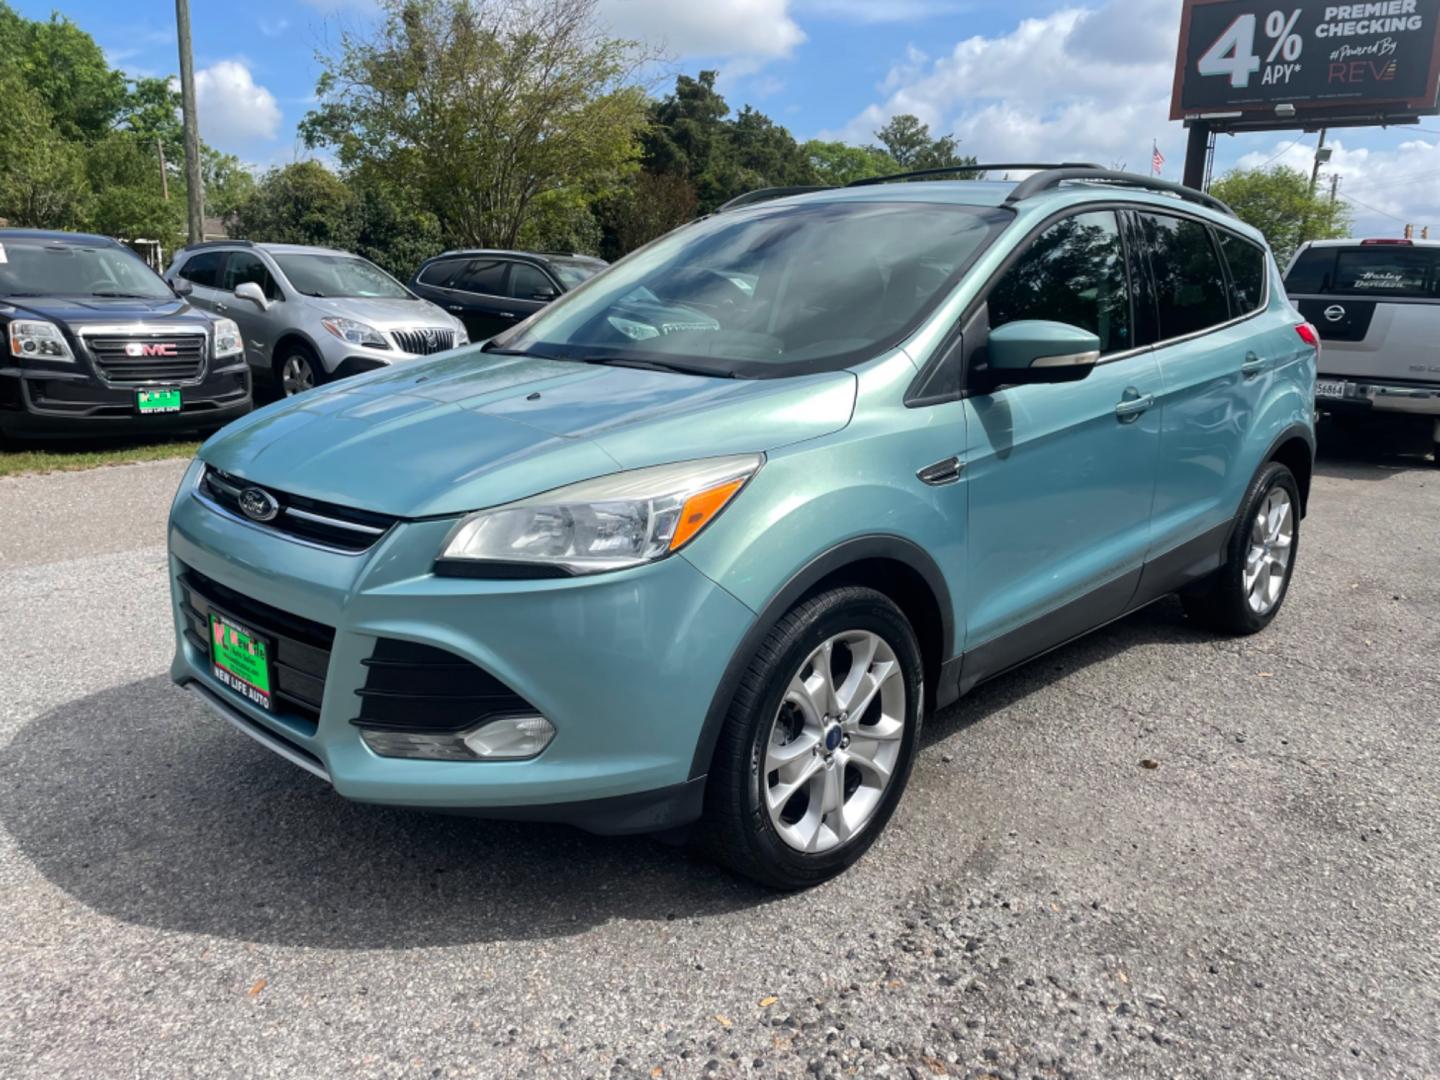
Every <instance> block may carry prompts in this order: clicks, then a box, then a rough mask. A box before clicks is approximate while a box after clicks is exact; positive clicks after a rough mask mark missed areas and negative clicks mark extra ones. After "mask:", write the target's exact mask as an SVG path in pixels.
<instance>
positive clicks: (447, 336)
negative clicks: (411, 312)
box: [390, 326, 455, 356]
mask: <svg viewBox="0 0 1440 1080" xmlns="http://www.w3.org/2000/svg"><path fill="white" fill-rule="evenodd" d="M390 336H391V337H393V338H394V339H395V344H396V346H398V347H399V349H400V351H401V352H408V353H414V354H416V355H417V356H429V355H430V354H431V353H437V352H444V351H445V350H446V349H453V348H454V347H455V331H454V330H450V329H448V328H445V327H440V326H420V327H411V328H410V329H407V330H391V331H390Z"/></svg>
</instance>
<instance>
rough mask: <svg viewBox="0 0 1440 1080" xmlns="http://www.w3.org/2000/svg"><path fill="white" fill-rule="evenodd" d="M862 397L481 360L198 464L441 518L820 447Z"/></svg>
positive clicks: (386, 389) (355, 382)
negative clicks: (572, 487) (734, 457)
mask: <svg viewBox="0 0 1440 1080" xmlns="http://www.w3.org/2000/svg"><path fill="white" fill-rule="evenodd" d="M855 392H856V380H855V376H854V375H853V374H851V373H850V372H848V371H837V372H828V373H823V374H817V375H806V376H797V377H795V378H789V379H773V380H738V379H711V378H703V377H700V376H692V375H679V374H674V373H670V372H651V371H641V370H636V369H632V368H615V367H598V366H592V365H584V364H576V363H569V362H563V361H554V360H535V359H530V358H524V357H506V356H495V355H493V354H486V353H483V352H481V351H480V350H479V349H478V348H476V349H466V350H462V351H459V352H455V353H447V354H445V355H444V356H441V357H437V358H435V359H432V360H425V361H420V362H418V363H414V364H407V365H405V366H404V367H402V368H392V369H387V370H383V371H378V372H374V373H371V374H368V375H362V376H359V377H358V378H354V379H348V380H344V381H342V382H338V383H333V384H331V385H330V386H327V387H323V388H321V389H319V390H312V391H308V392H307V393H304V394H301V395H298V396H297V397H294V398H291V399H289V400H286V401H281V402H277V403H275V404H274V405H271V406H268V407H267V408H264V409H261V410H259V411H258V412H255V413H252V414H251V415H250V416H249V417H247V418H245V419H243V420H240V421H238V422H236V423H234V424H231V425H230V426H229V427H228V428H226V429H225V430H224V431H222V432H221V433H220V434H219V435H217V436H215V437H214V438H213V439H211V440H210V441H209V442H207V443H206V444H205V446H204V447H202V448H201V451H200V455H201V457H202V458H204V460H205V461H207V462H208V463H209V464H211V465H214V466H215V467H216V468H218V469H221V470H223V471H225V472H227V473H230V474H232V475H235V476H239V477H242V478H244V479H247V480H250V481H253V482H255V483H258V484H264V485H266V486H268V487H273V488H275V489H277V490H280V491H285V492H291V493H294V494H298V495H306V496H309V497H310V498H314V499H321V500H324V501H326V502H332V503H337V504H340V505H345V506H354V507H359V508H362V509H367V510H374V511H377V512H379V513H384V514H393V515H396V516H399V517H427V516H432V515H444V514H458V513H463V512H465V511H469V510H477V509H482V508H484V507H487V506H495V505H498V504H500V503H506V502H511V501H513V500H515V499H519V498H524V497H525V496H527V495H534V494H536V493H538V492H542V491H548V490H550V489H551V488H555V487H559V486H561V485H563V484H569V483H574V482H576V481H579V480H585V479H589V478H591V477H595V476H603V475H605V474H607V473H612V472H618V471H620V470H622V469H634V468H641V467H643V466H646V465H658V464H662V463H665V462H670V461H684V460H687V459H690V458H701V457H713V456H719V455H724V454H738V453H753V452H758V451H767V450H774V449H776V448H778V447H780V446H784V445H788V444H790V443H794V442H800V441H804V440H806V439H813V438H818V437H819V436H821V435H825V434H829V433H830V432H832V431H837V430H839V429H840V428H843V427H844V426H845V425H846V424H848V423H849V421H850V415H851V412H852V411H853V409H854V405H855Z"/></svg>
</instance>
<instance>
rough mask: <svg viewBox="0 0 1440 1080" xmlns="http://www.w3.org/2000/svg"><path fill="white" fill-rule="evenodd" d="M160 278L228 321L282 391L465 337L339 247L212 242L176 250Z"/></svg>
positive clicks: (460, 327)
mask: <svg viewBox="0 0 1440 1080" xmlns="http://www.w3.org/2000/svg"><path fill="white" fill-rule="evenodd" d="M165 280H166V281H168V282H169V283H170V284H171V285H173V286H174V287H175V288H176V289H177V290H178V291H180V292H181V293H186V294H188V296H189V299H190V302H191V303H192V304H194V305H196V306H197V307H201V308H204V309H205V310H207V311H213V312H215V313H216V314H217V315H223V316H225V317H226V318H229V319H234V320H235V322H236V323H238V324H239V326H240V333H241V335H242V336H243V337H244V339H245V356H246V358H247V359H248V360H249V362H250V366H251V368H252V369H254V370H255V371H257V372H260V373H262V374H264V375H268V376H271V377H273V378H274V379H275V381H276V382H277V383H278V384H279V385H280V387H281V389H282V391H283V392H284V394H285V396H286V397H289V396H290V395H291V394H298V393H299V392H300V391H302V390H308V389H310V387H312V386H316V385H318V384H320V383H322V382H328V381H329V380H331V379H338V378H342V377H344V376H346V375H356V374H358V373H360V372H362V371H372V370H374V369H375V368H381V367H386V366H388V365H390V364H394V363H396V362H398V361H403V360H413V359H415V358H416V357H417V356H428V355H430V354H431V353H437V352H443V351H445V350H446V349H453V348H455V347H456V346H459V345H466V344H468V343H469V341H470V338H469V336H468V335H467V334H466V332H465V324H464V323H462V322H461V321H460V320H459V319H457V318H455V317H454V316H452V315H450V314H448V313H447V312H445V311H443V310H442V309H441V308H439V307H436V306H435V305H434V304H432V303H430V302H429V301H428V300H422V299H420V298H419V297H418V296H416V295H415V294H414V293H412V292H411V291H410V290H409V289H407V288H406V287H405V286H404V285H401V284H400V283H399V282H398V281H396V280H395V279H394V278H392V277H391V276H390V275H389V274H387V273H385V271H383V270H381V269H380V268H379V267H378V266H376V265H375V264H374V263H372V262H369V261H368V260H366V259H362V258H360V256H358V255H351V254H349V253H348V252H344V251H333V250H331V249H329V248H321V247H307V246H303V245H299V244H254V243H250V242H249V241H247V240H215V241H209V242H207V243H203V244H195V245H193V246H191V247H187V248H182V249H181V250H180V251H178V252H177V253H176V255H175V261H174V262H172V263H171V264H170V269H169V270H167V271H166V272H165Z"/></svg>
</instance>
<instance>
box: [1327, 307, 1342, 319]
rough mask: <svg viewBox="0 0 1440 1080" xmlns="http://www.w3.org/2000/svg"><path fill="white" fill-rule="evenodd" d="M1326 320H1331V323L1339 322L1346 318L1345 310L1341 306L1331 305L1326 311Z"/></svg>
mask: <svg viewBox="0 0 1440 1080" xmlns="http://www.w3.org/2000/svg"><path fill="white" fill-rule="evenodd" d="M1325 318H1327V319H1329V320H1330V321H1331V322H1339V321H1340V320H1341V319H1343V318H1345V309H1344V308H1343V307H1341V306H1340V305H1339V304H1331V305H1330V306H1329V307H1327V308H1326V309H1325Z"/></svg>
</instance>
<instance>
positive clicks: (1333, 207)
mask: <svg viewBox="0 0 1440 1080" xmlns="http://www.w3.org/2000/svg"><path fill="white" fill-rule="evenodd" d="M1210 193H1211V194H1212V195H1214V196H1215V197H1216V198H1217V199H1220V200H1222V201H1224V202H1226V203H1229V204H1230V207H1231V208H1232V209H1233V210H1234V211H1235V213H1236V214H1237V215H1238V216H1239V218H1240V220H1241V221H1244V222H1246V223H1248V224H1250V225H1253V226H1255V228H1257V229H1259V230H1260V231H1261V232H1262V233H1264V234H1265V239H1266V240H1268V241H1269V242H1270V247H1271V248H1272V249H1273V250H1274V252H1275V258H1276V259H1277V260H1279V262H1280V265H1281V266H1284V265H1285V264H1286V263H1287V262H1289V260H1290V257H1291V256H1292V255H1294V254H1295V249H1296V248H1298V247H1299V246H1300V244H1301V242H1302V241H1304V240H1330V239H1335V238H1337V237H1343V236H1348V235H1349V233H1350V209H1349V207H1348V206H1346V205H1345V204H1344V203H1342V202H1334V203H1332V202H1331V201H1330V198H1329V196H1328V195H1325V196H1320V195H1317V194H1315V193H1314V192H1312V191H1311V190H1310V177H1308V176H1307V175H1305V173H1303V172H1301V171H1300V170H1299V169H1291V168H1288V167H1286V166H1284V165H1276V166H1274V167H1273V168H1270V169H1236V170H1234V171H1233V172H1230V173H1227V174H1226V175H1225V176H1223V177H1221V178H1220V179H1219V180H1217V181H1215V183H1213V184H1212V185H1211V186H1210Z"/></svg>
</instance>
